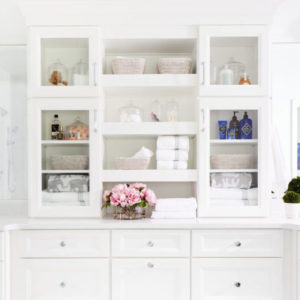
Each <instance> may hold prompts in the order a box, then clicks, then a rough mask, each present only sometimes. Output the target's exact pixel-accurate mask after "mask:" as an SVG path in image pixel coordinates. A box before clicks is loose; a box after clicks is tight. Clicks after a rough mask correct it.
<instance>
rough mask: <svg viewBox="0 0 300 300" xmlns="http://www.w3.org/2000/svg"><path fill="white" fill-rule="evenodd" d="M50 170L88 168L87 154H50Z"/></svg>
mask: <svg viewBox="0 0 300 300" xmlns="http://www.w3.org/2000/svg"><path fill="white" fill-rule="evenodd" d="M50 166H51V169H52V170H88V168H89V157H88V155H53V156H50Z"/></svg>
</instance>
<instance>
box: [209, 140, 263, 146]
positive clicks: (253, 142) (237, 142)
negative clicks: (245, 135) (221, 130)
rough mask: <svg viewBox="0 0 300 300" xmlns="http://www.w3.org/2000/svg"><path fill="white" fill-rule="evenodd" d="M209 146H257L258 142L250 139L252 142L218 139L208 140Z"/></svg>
mask: <svg viewBox="0 0 300 300" xmlns="http://www.w3.org/2000/svg"><path fill="white" fill-rule="evenodd" d="M210 143H211V144H221V145H223V144H226V145H227V144H233V145H236V144H257V143H258V140H257V139H252V140H220V139H213V140H210Z"/></svg>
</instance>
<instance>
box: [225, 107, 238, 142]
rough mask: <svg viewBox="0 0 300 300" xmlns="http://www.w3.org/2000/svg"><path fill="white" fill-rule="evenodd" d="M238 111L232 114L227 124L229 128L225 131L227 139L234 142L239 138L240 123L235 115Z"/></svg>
mask: <svg viewBox="0 0 300 300" xmlns="http://www.w3.org/2000/svg"><path fill="white" fill-rule="evenodd" d="M237 113H238V111H234V112H233V117H232V119H231V121H230V123H229V128H228V131H227V139H229V140H236V139H239V138H240V122H239V120H238V119H237V116H236V114H237Z"/></svg>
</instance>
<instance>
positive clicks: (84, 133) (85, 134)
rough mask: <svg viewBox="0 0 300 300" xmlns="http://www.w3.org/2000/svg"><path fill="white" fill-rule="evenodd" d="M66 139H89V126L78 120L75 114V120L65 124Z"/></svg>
mask: <svg viewBox="0 0 300 300" xmlns="http://www.w3.org/2000/svg"><path fill="white" fill-rule="evenodd" d="M65 138H66V140H88V139H89V126H88V125H87V124H84V123H83V122H81V121H80V117H79V116H77V117H76V119H75V121H74V122H73V123H72V124H70V125H69V126H67V128H66V131H65Z"/></svg>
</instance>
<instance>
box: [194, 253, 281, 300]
mask: <svg viewBox="0 0 300 300" xmlns="http://www.w3.org/2000/svg"><path fill="white" fill-rule="evenodd" d="M192 278H193V279H192V280H193V282H192V287H193V288H192V300H197V299H201V300H212V299H218V300H228V299H234V300H254V299H255V300H282V288H281V284H282V262H281V259H280V258H268V259H267V258H247V259H246V258H214V259H211V258H198V259H193V261H192Z"/></svg>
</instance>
